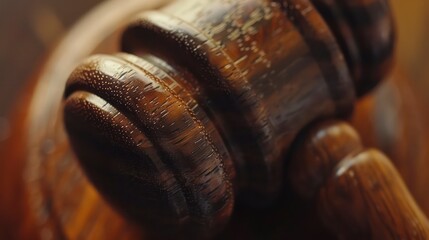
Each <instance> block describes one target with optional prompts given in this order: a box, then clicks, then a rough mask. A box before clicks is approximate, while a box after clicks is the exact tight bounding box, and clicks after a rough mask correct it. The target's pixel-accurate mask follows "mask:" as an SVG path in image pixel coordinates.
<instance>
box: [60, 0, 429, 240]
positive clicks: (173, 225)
mask: <svg viewBox="0 0 429 240" xmlns="http://www.w3.org/2000/svg"><path fill="white" fill-rule="evenodd" d="M393 48H394V29H393V25H392V18H391V15H390V10H389V6H388V3H387V2H386V1H384V0H365V1H364V0H352V1H340V0H337V1H335V0H333V1H328V0H313V1H309V0H288V1H286V0H285V1H280V0H279V1H269V0H236V1H232V0H195V1H193V0H185V1H176V2H174V3H172V4H170V5H168V6H166V7H164V8H162V9H160V10H157V11H151V12H144V13H142V14H141V15H140V16H139V17H138V18H137V20H136V21H135V22H134V23H132V24H131V25H130V26H129V27H128V28H127V29H126V30H125V32H124V33H123V37H122V49H123V51H124V53H118V54H115V55H112V56H108V55H97V56H93V57H90V58H88V59H87V60H86V61H84V62H83V63H82V64H81V65H80V66H79V67H77V68H76V69H75V71H74V72H73V73H72V74H71V76H70V78H69V80H68V83H67V86H66V90H65V95H64V121H65V126H66V130H67V132H68V135H69V139H70V141H71V144H72V147H73V149H74V152H75V153H76V155H77V157H78V159H79V161H80V163H81V165H82V167H83V169H84V170H85V172H86V174H87V175H88V176H89V178H90V180H91V181H92V183H93V184H94V185H95V186H96V187H97V188H98V190H99V191H100V192H101V193H102V194H103V196H104V197H105V198H106V199H107V200H108V201H109V202H110V203H112V204H113V205H114V206H115V207H116V208H117V209H119V210H120V211H121V212H122V213H123V214H125V215H126V216H128V217H129V218H130V219H132V220H134V221H137V222H139V223H141V224H143V225H145V226H149V228H150V229H153V230H155V232H156V231H158V232H162V233H166V234H167V235H168V234H183V235H192V236H200V237H210V236H213V235H214V234H216V233H217V232H219V231H220V230H221V229H222V228H223V227H224V226H225V224H227V222H228V219H229V218H230V216H231V214H232V211H233V208H234V204H235V202H237V199H238V200H239V201H241V202H245V203H247V204H252V205H266V204H270V202H273V201H275V199H276V197H277V196H278V195H279V193H280V192H281V191H282V179H283V178H284V175H285V174H286V175H287V178H288V179H290V182H291V183H292V185H293V186H294V189H295V190H296V192H297V193H299V194H300V196H302V197H303V198H304V199H307V200H311V199H317V201H318V202H319V203H320V217H321V219H323V220H326V223H327V226H328V227H329V228H331V229H332V230H333V231H334V233H336V234H337V235H338V236H342V237H346V238H347V237H349V238H353V237H356V236H357V237H358V238H359V237H360V238H365V237H368V236H369V237H373V238H374V239H389V238H391V239H396V237H399V238H402V237H411V236H421V237H422V238H426V237H427V236H428V234H429V230H428V229H429V228H428V223H427V221H426V219H425V217H424V216H423V214H422V213H420V210H419V209H418V207H417V206H416V205H415V203H414V201H413V200H412V198H411V196H410V195H409V194H408V192H407V190H406V188H405V187H404V184H403V183H402V181H401V180H400V177H399V175H398V174H397V172H396V171H395V169H394V167H392V165H391V164H390V163H389V161H388V160H387V159H386V158H385V157H384V156H383V155H381V154H380V153H378V152H377V151H375V150H369V151H364V150H363V147H362V146H361V145H360V143H359V140H358V136H357V134H356V133H355V132H354V131H353V130H352V129H350V127H349V126H347V125H346V124H345V123H330V124H325V125H322V126H321V127H318V128H316V129H317V131H316V130H315V131H316V132H317V133H313V134H311V133H310V134H309V135H308V136H309V137H308V140H305V141H303V142H302V144H301V145H295V146H297V147H296V149H293V150H294V151H295V150H296V151H295V152H296V154H294V155H293V156H294V157H292V158H291V159H285V155H286V153H287V152H288V151H289V147H290V146H291V144H292V142H293V141H295V138H296V137H297V135H298V133H299V132H300V131H301V130H302V129H303V128H304V127H306V126H307V125H309V124H310V123H312V122H314V121H317V120H320V119H323V118H327V117H334V116H346V115H347V114H348V113H350V112H351V111H352V109H353V105H354V101H355V98H356V96H360V95H362V94H364V93H366V92H367V91H368V90H369V89H371V88H372V87H373V86H375V85H376V84H377V82H378V81H379V80H380V79H381V78H382V77H383V76H384V75H385V73H386V72H388V70H389V66H390V63H391V60H392V54H393ZM310 132H311V131H310ZM304 135H305V134H301V135H300V136H304ZM297 149H298V150H297ZM288 156H290V155H288ZM285 163H288V164H287V167H286V168H285V167H284V165H285ZM283 169H287V171H286V172H285V173H283ZM173 236H174V235H173Z"/></svg>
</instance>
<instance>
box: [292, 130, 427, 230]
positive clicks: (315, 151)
mask: <svg viewBox="0 0 429 240" xmlns="http://www.w3.org/2000/svg"><path fill="white" fill-rule="evenodd" d="M294 156H295V157H294V158H293V160H292V162H291V163H290V168H289V175H288V176H289V178H290V179H291V184H292V186H293V188H294V189H295V190H296V192H297V193H298V194H299V195H300V196H301V197H302V198H303V199H306V200H307V201H314V202H315V203H316V204H317V206H318V210H317V212H318V213H319V216H320V218H321V219H322V221H323V222H324V224H325V225H326V226H327V227H328V228H330V229H331V230H332V231H333V233H334V234H335V235H337V237H338V238H339V239H427V238H428V237H429V222H428V220H427V218H426V216H425V215H424V214H423V213H422V212H421V210H420V208H419V207H418V206H417V204H416V203H415V201H414V199H413V198H412V196H411V195H410V193H409V192H408V189H407V188H406V186H405V184H404V183H403V181H402V179H401V177H400V175H399V173H398V172H397V171H396V169H395V167H393V165H392V163H391V162H390V161H389V159H387V158H386V157H385V156H384V155H383V154H382V153H380V152H379V151H377V150H373V149H364V148H363V146H362V145H361V143H360V139H359V136H358V134H357V133H356V132H355V131H354V130H353V129H352V128H351V127H350V126H349V125H347V124H345V123H341V122H328V123H324V124H320V125H319V126H316V127H315V128H313V129H312V130H310V132H309V133H308V135H307V136H306V137H305V138H304V140H303V142H302V144H300V145H298V147H297V149H296V152H295V153H294Z"/></svg>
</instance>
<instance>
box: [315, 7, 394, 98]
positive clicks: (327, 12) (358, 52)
mask: <svg viewBox="0 0 429 240" xmlns="http://www.w3.org/2000/svg"><path fill="white" fill-rule="evenodd" d="M312 2H313V3H314V5H315V6H316V7H317V9H318V10H319V11H320V14H321V15H322V16H323V17H324V19H325V20H326V22H327V23H328V24H329V26H330V27H331V30H332V31H333V33H334V34H335V36H336V37H337V40H338V43H339V44H340V46H341V49H342V50H343V52H344V55H345V57H346V60H347V63H348V66H349V69H350V72H351V74H352V76H353V79H354V81H355V84H356V89H357V93H358V95H363V94H365V93H367V92H368V91H369V90H371V89H372V88H373V87H374V86H376V85H377V84H378V82H379V81H380V79H382V78H383V76H384V75H385V74H386V73H388V72H389V71H390V69H391V66H392V63H393V61H392V60H393V57H392V55H393V53H394V51H393V49H394V47H395V39H396V37H395V28H394V24H393V20H392V13H391V9H390V6H389V2H388V1H386V0H348V1H343V0H312Z"/></svg>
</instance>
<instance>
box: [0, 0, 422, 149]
mask: <svg viewBox="0 0 429 240" xmlns="http://www.w3.org/2000/svg"><path fill="white" fill-rule="evenodd" d="M124 1H125V0H124ZM142 1H144V0H142ZM100 2H101V0H74V1H70V0H66V1H58V0H0V73H1V77H0V142H1V141H4V140H5V139H6V138H7V137H8V136H9V134H10V132H11V131H10V129H9V125H10V124H9V121H8V115H9V113H10V112H11V111H12V110H13V106H14V103H15V102H16V100H17V98H19V93H20V91H21V90H22V89H23V87H25V84H26V82H27V80H28V79H29V78H30V77H31V75H32V74H33V73H34V72H35V71H37V69H38V67H40V66H41V64H42V62H43V60H44V59H45V58H46V57H47V55H48V53H49V50H50V49H52V48H53V47H54V46H55V44H56V43H57V42H58V41H59V40H60V39H61V37H62V36H63V35H64V34H65V33H66V32H67V31H68V29H69V28H70V27H71V26H72V25H73V24H74V23H75V22H76V21H77V20H78V19H79V18H80V17H82V15H83V14H85V13H86V12H88V11H90V9H91V8H92V7H94V6H95V5H97V4H98V3H100ZM390 2H391V5H392V8H393V10H394V13H395V18H396V23H397V29H398V44H397V64H398V66H399V68H400V69H401V71H402V72H403V73H404V74H405V75H407V76H408V77H409V79H411V81H412V86H413V87H414V88H415V89H416V90H417V91H418V92H419V93H420V95H421V96H422V97H424V98H426V100H427V102H428V103H429V94H426V93H427V92H429V91H428V90H429V47H427V42H429V1H428V0H408V1H403V0H391V1H390Z"/></svg>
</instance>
